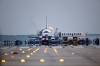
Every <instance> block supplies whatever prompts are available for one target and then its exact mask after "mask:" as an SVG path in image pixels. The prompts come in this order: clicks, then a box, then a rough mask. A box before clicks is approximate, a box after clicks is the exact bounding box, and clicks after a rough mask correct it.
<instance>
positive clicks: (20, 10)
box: [0, 0, 100, 35]
mask: <svg viewBox="0 0 100 66" xmlns="http://www.w3.org/2000/svg"><path fill="white" fill-rule="evenodd" d="M46 16H47V17H48V24H49V26H50V27H52V28H53V29H54V30H55V28H56V27H57V28H58V31H60V32H88V33H100V0H0V34H4V35H5V34H6V35H16V34H19V35H22V34H35V33H37V30H40V29H42V28H43V27H45V22H46Z"/></svg>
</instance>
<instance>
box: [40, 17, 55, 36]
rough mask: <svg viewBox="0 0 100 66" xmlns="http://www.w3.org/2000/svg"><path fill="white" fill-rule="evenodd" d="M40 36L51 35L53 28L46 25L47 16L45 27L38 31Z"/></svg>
mask: <svg viewBox="0 0 100 66" xmlns="http://www.w3.org/2000/svg"><path fill="white" fill-rule="evenodd" d="M40 33H41V36H53V28H52V27H48V22H47V16H46V27H45V28H44V29H42V30H41V31H40Z"/></svg>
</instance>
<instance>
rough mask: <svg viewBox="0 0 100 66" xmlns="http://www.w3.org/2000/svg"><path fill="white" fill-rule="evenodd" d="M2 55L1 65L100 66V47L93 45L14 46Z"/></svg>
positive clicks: (2, 51) (3, 50)
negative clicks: (63, 46)
mask: <svg viewBox="0 0 100 66" xmlns="http://www.w3.org/2000/svg"><path fill="white" fill-rule="evenodd" d="M14 52H18V54H13V53H14ZM0 57H1V59H0V60H1V63H0V66H22V65H23V66H100V48H96V47H92V46H89V47H83V46H76V47H72V46H67V47H65V48H62V46H54V47H52V48H50V47H48V46H38V47H32V48H29V47H19V48H16V47H12V48H9V49H1V53H0Z"/></svg>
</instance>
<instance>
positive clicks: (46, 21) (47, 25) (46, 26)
mask: <svg viewBox="0 0 100 66" xmlns="http://www.w3.org/2000/svg"><path fill="white" fill-rule="evenodd" d="M47 28H48V24H47V16H46V29H47Z"/></svg>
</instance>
